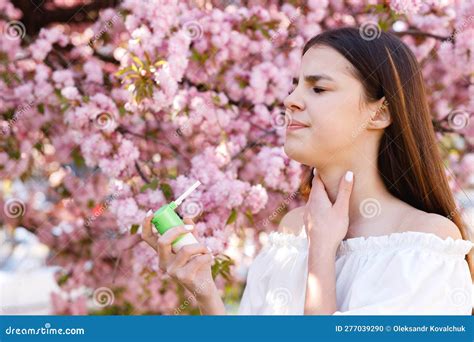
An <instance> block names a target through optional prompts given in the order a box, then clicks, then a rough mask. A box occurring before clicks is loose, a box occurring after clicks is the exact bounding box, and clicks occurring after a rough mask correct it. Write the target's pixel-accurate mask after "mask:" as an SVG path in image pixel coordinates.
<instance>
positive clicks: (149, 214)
mask: <svg viewBox="0 0 474 342" xmlns="http://www.w3.org/2000/svg"><path fill="white" fill-rule="evenodd" d="M151 215H153V210H151V209H150V210H148V211H147V212H146V217H148V216H151Z"/></svg>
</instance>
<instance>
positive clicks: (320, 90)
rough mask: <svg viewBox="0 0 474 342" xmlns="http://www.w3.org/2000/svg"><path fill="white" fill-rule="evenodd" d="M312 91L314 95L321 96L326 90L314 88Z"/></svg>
mask: <svg viewBox="0 0 474 342" xmlns="http://www.w3.org/2000/svg"><path fill="white" fill-rule="evenodd" d="M313 91H314V92H315V93H316V94H321V93H322V92H324V91H326V89H323V88H318V87H314V88H313Z"/></svg>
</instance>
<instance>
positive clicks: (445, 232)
mask: <svg viewBox="0 0 474 342" xmlns="http://www.w3.org/2000/svg"><path fill="white" fill-rule="evenodd" d="M411 226H412V227H416V228H415V229H416V230H417V231H420V232H424V233H432V234H435V235H437V236H439V237H440V238H442V239H446V238H448V237H451V238H453V239H455V240H456V239H462V236H461V232H460V230H459V228H458V226H456V224H455V223H454V222H453V221H451V220H450V219H448V218H447V217H445V216H443V215H439V214H433V213H427V212H424V211H421V210H417V211H416V213H414V214H413V216H412V220H411Z"/></svg>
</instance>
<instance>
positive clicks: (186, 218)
mask: <svg viewBox="0 0 474 342" xmlns="http://www.w3.org/2000/svg"><path fill="white" fill-rule="evenodd" d="M183 222H184V223H185V224H192V225H193V226H194V222H193V219H192V218H190V217H184V218H183Z"/></svg>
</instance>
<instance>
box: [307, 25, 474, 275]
mask: <svg viewBox="0 0 474 342" xmlns="http://www.w3.org/2000/svg"><path fill="white" fill-rule="evenodd" d="M316 45H318V46H327V47H331V48H333V49H335V50H336V51H338V52H339V53H340V54H342V55H343V56H344V57H345V58H346V59H347V60H348V61H349V62H350V63H351V64H352V65H353V67H354V71H355V74H356V76H357V78H358V79H359V80H360V81H361V82H362V85H363V88H364V96H365V100H367V101H369V102H371V101H376V100H380V99H381V98H382V97H383V96H385V101H386V103H388V109H389V112H390V115H391V117H392V123H391V125H390V126H388V127H387V128H385V130H384V133H383V136H382V138H381V141H380V146H379V150H378V160H377V165H378V171H379V173H380V174H381V176H382V179H383V181H384V184H385V186H386V187H387V189H388V191H389V192H390V193H391V194H393V195H394V196H396V197H397V198H399V199H400V200H402V201H404V202H406V203H408V204H410V205H412V206H413V207H415V208H417V209H420V210H423V211H426V212H428V213H436V214H439V215H443V216H445V217H448V218H449V219H451V220H452V221H453V222H454V223H455V224H456V225H457V227H458V228H459V231H460V232H461V235H462V238H463V239H464V240H470V236H469V234H468V230H467V227H466V226H465V224H464V222H463V220H462V218H461V216H460V213H459V212H458V210H457V208H456V203H455V200H454V196H453V194H452V192H451V190H450V188H449V184H448V180H447V178H446V174H445V171H444V164H443V160H442V158H441V154H440V151H439V150H438V144H437V141H436V137H435V131H434V126H433V123H432V117H431V115H430V110H429V107H428V102H427V98H426V93H425V85H424V81H423V78H422V74H421V70H420V66H419V64H418V62H417V60H416V57H415V56H414V54H413V53H412V51H411V50H410V49H409V48H408V46H407V45H405V44H404V43H403V42H402V41H401V40H400V39H399V38H398V37H396V36H395V35H394V34H391V33H388V32H380V36H379V37H377V38H375V39H369V38H367V37H364V34H363V33H362V31H359V29H358V28H355V27H345V28H339V29H333V30H329V31H325V32H323V33H321V34H319V35H317V36H315V37H313V38H312V39H310V40H309V41H308V42H307V43H306V44H305V46H304V48H303V53H302V54H303V55H304V54H305V52H306V51H307V50H308V49H310V48H311V47H313V46H316ZM311 171H312V170H311V169H309V168H308V167H306V170H305V172H304V174H303V177H304V179H303V182H302V185H301V188H300V191H301V193H302V195H303V197H304V198H306V199H307V198H308V196H309V192H310V190H311V183H312V179H313V173H312V172H311ZM466 261H467V262H468V265H469V269H470V273H471V278H472V279H474V272H473V269H474V268H473V260H472V254H471V253H469V254H468V255H466Z"/></svg>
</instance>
